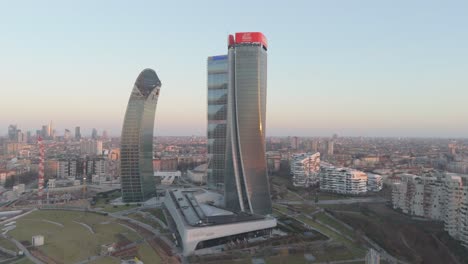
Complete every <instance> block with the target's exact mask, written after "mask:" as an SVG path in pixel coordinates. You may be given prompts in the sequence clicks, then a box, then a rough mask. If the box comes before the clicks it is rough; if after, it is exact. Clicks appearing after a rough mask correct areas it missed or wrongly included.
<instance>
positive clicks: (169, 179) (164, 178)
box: [154, 171, 182, 185]
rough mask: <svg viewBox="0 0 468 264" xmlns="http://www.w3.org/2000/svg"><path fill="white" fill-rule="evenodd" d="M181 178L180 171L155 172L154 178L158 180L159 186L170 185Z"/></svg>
mask: <svg viewBox="0 0 468 264" xmlns="http://www.w3.org/2000/svg"><path fill="white" fill-rule="evenodd" d="M181 176H182V173H181V172H180V171H155V172H154V177H158V178H160V181H161V184H163V185H171V184H173V183H174V181H175V180H176V179H179V178H180V177H181Z"/></svg>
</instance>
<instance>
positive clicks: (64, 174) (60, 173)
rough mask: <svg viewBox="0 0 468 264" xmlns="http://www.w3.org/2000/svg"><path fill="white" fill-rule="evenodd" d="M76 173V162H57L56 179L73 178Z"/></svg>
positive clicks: (67, 160)
mask: <svg viewBox="0 0 468 264" xmlns="http://www.w3.org/2000/svg"><path fill="white" fill-rule="evenodd" d="M76 172H77V161H76V160H71V159H64V160H59V161H58V167H57V178H59V179H66V178H75V177H76V175H77V174H76Z"/></svg>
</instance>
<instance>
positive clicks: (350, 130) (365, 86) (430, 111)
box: [0, 0, 468, 137]
mask: <svg viewBox="0 0 468 264" xmlns="http://www.w3.org/2000/svg"><path fill="white" fill-rule="evenodd" d="M467 14H468V2H467V1H428V0H426V1H418V0H415V1H403V0H402V1H397V0H396V1H375V0H369V1H333V0H331V1H244V0H236V1H219V0H218V1H215V0H213V1H155V0H153V1H114V0H103V1H91V0H89V1H88V0H82V1H72V0H56V1H47V0H45V1H33V0H31V1H21V0H19V1H6V0H5V1H2V0H0V91H1V97H0V98H1V99H2V100H1V101H0V134H1V135H4V134H6V131H7V127H8V125H9V124H18V126H19V127H20V128H21V129H23V130H25V131H26V130H32V131H34V130H36V129H39V128H40V127H41V125H42V124H47V123H48V122H49V121H50V120H53V122H54V125H55V127H56V128H57V132H58V134H59V135H61V134H63V131H64V129H65V128H68V129H70V130H71V131H72V132H74V127H75V126H77V125H79V126H81V127H82V131H83V132H84V134H85V135H86V134H89V133H90V132H91V128H93V127H96V128H97V129H98V130H99V131H100V132H102V130H103V129H106V130H108V131H109V132H110V134H111V135H120V130H121V126H122V120H123V116H124V113H125V109H126V104H127V101H128V98H129V96H130V92H131V89H132V86H133V83H134V81H135V79H136V77H137V76H138V74H139V73H140V71H141V70H143V69H144V68H153V69H155V70H156V72H157V73H158V75H159V77H160V79H161V81H162V88H161V95H160V97H159V102H158V106H157V110H156V125H155V134H156V135H205V134H206V104H207V102H206V75H207V74H206V57H208V56H211V55H220V54H225V53H226V52H227V46H226V42H227V36H228V34H232V33H235V32H243V31H261V32H263V33H264V34H265V35H266V37H267V38H268V41H269V46H268V48H269V50H268V100H267V101H268V103H267V128H266V131H267V135H272V136H288V135H291V136H327V135H331V134H333V133H337V134H339V135H343V136H424V137H427V136H440V137H468V74H467V73H468V16H467ZM83 132H82V133H83Z"/></svg>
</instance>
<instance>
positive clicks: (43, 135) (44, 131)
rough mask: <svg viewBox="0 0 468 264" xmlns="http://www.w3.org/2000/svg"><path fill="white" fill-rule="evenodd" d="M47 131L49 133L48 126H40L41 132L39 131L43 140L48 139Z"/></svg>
mask: <svg viewBox="0 0 468 264" xmlns="http://www.w3.org/2000/svg"><path fill="white" fill-rule="evenodd" d="M48 131H49V129H48V126H47V125H43V126H42V131H41V134H42V137H43V138H48V137H49V134H48Z"/></svg>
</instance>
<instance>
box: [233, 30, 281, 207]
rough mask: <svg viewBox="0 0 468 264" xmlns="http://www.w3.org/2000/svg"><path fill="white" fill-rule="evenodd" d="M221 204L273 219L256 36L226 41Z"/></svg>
mask: <svg viewBox="0 0 468 264" xmlns="http://www.w3.org/2000/svg"><path fill="white" fill-rule="evenodd" d="M228 63H229V65H228V106H227V109H228V111H227V137H226V139H227V144H226V167H225V178H224V188H225V203H226V207H227V208H228V209H230V210H234V211H244V212H249V213H253V214H262V215H266V214H271V210H272V207H271V198H270V187H269V182H268V174H267V165H266V157H265V115H266V92H267V42H266V38H265V36H264V35H263V34H262V33H260V32H246V33H236V36H235V38H234V36H230V37H229V52H228Z"/></svg>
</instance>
